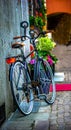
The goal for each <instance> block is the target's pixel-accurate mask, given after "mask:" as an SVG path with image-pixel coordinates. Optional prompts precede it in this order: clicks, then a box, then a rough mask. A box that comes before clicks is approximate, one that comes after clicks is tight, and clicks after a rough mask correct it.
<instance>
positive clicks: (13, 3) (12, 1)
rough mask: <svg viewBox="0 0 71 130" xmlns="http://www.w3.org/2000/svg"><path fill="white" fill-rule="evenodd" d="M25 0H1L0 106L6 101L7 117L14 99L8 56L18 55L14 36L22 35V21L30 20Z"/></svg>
mask: <svg viewBox="0 0 71 130" xmlns="http://www.w3.org/2000/svg"><path fill="white" fill-rule="evenodd" d="M22 1H23V0H0V106H1V105H2V104H3V103H5V111H6V117H8V116H9V114H10V113H11V112H12V111H13V99H12V94H11V88H10V83H9V79H8V75H9V73H8V70H9V65H7V64H6V62H5V58H6V57H7V56H13V55H16V54H17V52H16V50H13V49H11V44H12V42H13V37H14V36H17V35H20V31H21V29H20V22H21V21H23V20H24V19H25V20H28V13H27V12H28V5H27V4H26V3H27V0H24V4H26V5H24V6H25V7H26V10H25V14H26V13H27V15H25V16H24V15H23V12H22V11H23V9H22Z"/></svg>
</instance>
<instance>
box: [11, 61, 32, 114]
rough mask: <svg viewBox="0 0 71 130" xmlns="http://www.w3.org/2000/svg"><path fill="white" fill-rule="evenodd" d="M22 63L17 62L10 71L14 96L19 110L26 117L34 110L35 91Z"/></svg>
mask: <svg viewBox="0 0 71 130" xmlns="http://www.w3.org/2000/svg"><path fill="white" fill-rule="evenodd" d="M26 71H27V70H25V68H24V65H23V63H22V62H21V61H16V62H15V63H14V64H13V65H12V67H11V70H10V77H11V78H10V79H11V80H10V82H11V89H12V94H13V97H14V99H15V102H16V104H17V107H18V109H19V110H20V111H21V112H22V113H23V114H25V115H28V114H30V113H31V111H32V109H33V90H32V89H31V88H32V87H31V85H30V84H31V80H30V77H29V74H28V72H26Z"/></svg>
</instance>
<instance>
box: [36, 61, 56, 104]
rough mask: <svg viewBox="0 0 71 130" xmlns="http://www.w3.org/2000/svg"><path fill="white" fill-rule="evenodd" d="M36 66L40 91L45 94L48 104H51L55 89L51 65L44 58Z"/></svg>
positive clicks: (53, 99)
mask: <svg viewBox="0 0 71 130" xmlns="http://www.w3.org/2000/svg"><path fill="white" fill-rule="evenodd" d="M38 68H39V71H38V75H39V76H38V77H39V78H40V86H39V88H40V93H41V94H44V95H45V98H44V99H45V101H46V102H47V103H48V104H53V103H54V101H55V97H56V89H55V82H54V77H53V73H52V70H51V67H50V65H49V63H48V62H47V61H46V60H43V61H40V62H39V65H38Z"/></svg>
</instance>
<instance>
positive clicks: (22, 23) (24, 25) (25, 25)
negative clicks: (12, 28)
mask: <svg viewBox="0 0 71 130" xmlns="http://www.w3.org/2000/svg"><path fill="white" fill-rule="evenodd" d="M20 26H21V27H22V28H27V27H28V22H27V21H23V22H21V23H20Z"/></svg>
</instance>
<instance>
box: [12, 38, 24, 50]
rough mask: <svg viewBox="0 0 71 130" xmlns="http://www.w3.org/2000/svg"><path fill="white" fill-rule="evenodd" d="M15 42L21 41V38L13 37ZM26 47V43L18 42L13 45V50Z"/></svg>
mask: <svg viewBox="0 0 71 130" xmlns="http://www.w3.org/2000/svg"><path fill="white" fill-rule="evenodd" d="M13 39H14V40H16V39H21V36H16V37H13ZM23 46H24V43H23V42H21V41H20V42H19V41H16V42H14V43H13V44H12V48H21V47H23Z"/></svg>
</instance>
